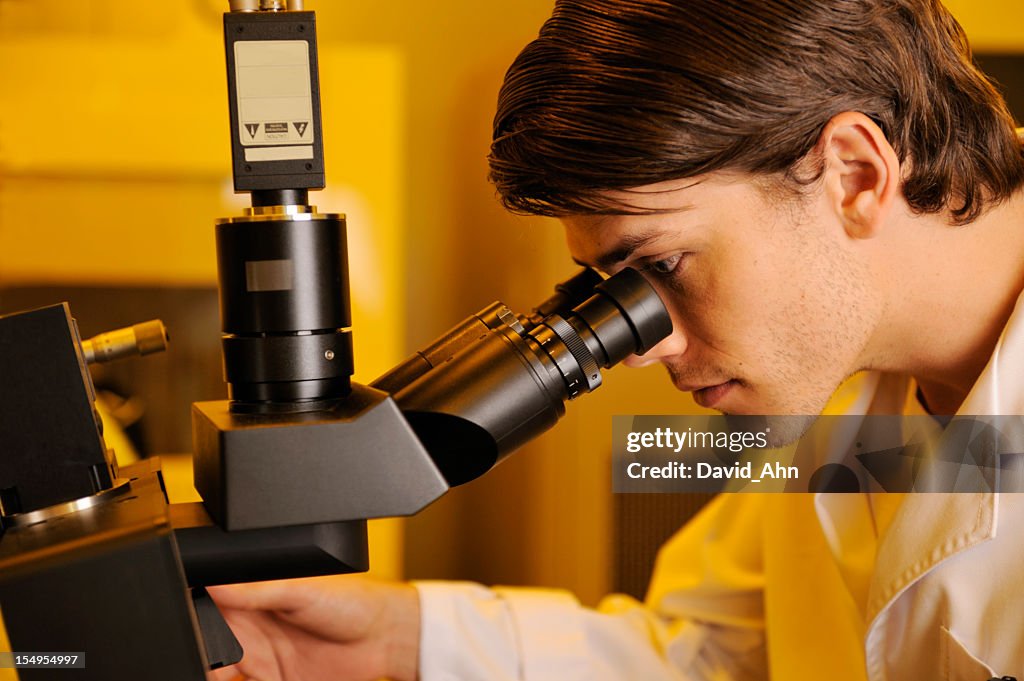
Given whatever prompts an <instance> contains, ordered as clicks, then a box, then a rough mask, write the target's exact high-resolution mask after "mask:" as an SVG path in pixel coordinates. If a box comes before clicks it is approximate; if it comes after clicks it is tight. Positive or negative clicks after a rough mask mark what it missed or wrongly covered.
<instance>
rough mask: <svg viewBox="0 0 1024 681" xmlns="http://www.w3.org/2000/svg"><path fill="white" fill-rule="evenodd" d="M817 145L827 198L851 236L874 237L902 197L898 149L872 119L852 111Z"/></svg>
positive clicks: (827, 129)
mask: <svg viewBox="0 0 1024 681" xmlns="http://www.w3.org/2000/svg"><path fill="white" fill-rule="evenodd" d="M817 146H818V149H819V150H820V152H821V154H822V156H823V158H824V169H825V170H824V176H823V180H824V187H825V193H826V196H827V198H828V200H829V202H830V203H831V205H832V207H833V209H834V210H835V212H836V215H837V216H838V217H839V219H840V221H841V222H842V224H843V227H844V228H845V229H846V232H847V233H848V234H849V235H850V236H852V237H855V238H858V239H870V238H872V237H874V236H875V235H877V234H878V232H879V230H880V229H881V228H882V225H883V224H884V222H885V219H886V217H887V216H888V214H889V211H890V210H892V206H893V204H894V203H895V201H896V197H897V196H898V193H899V187H900V162H899V159H898V158H897V157H896V152H895V151H894V150H893V148H892V145H891V144H889V141H888V140H887V139H886V138H885V134H884V133H883V132H882V130H881V128H879V127H878V125H876V124H875V122H874V121H872V120H871V119H870V118H868V117H867V116H865V115H864V114H862V113H858V112H855V111H846V112H843V113H841V114H837V115H836V116H834V117H833V118H832V120H830V121H829V122H828V124H827V125H826V126H825V129H824V130H823V131H822V133H821V137H819V138H818V145H817Z"/></svg>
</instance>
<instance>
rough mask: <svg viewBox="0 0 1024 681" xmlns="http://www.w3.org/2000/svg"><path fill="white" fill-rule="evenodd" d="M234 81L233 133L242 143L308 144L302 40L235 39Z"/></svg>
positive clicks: (309, 110) (309, 104)
mask: <svg viewBox="0 0 1024 681" xmlns="http://www.w3.org/2000/svg"><path fill="white" fill-rule="evenodd" d="M235 84H236V87H237V90H238V93H237V94H238V135H239V137H240V138H241V141H242V145H243V146H246V147H255V146H268V145H307V144H309V145H311V144H313V129H312V122H313V94H312V86H311V84H310V74H309V43H308V42H307V41H305V40H240V41H238V42H236V43H235ZM285 158H309V156H287V157H285ZM253 160H256V159H253ZM276 160H282V159H276Z"/></svg>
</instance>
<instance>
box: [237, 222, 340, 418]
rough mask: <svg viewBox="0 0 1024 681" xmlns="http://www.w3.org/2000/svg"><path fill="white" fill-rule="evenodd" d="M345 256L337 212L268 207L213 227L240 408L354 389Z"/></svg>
mask: <svg viewBox="0 0 1024 681" xmlns="http://www.w3.org/2000/svg"><path fill="white" fill-rule="evenodd" d="M345 253H346V249H345V220H344V218H343V217H342V216H340V215H319V214H315V213H303V212H297V213H292V214H285V213H280V212H273V211H271V212H268V213H265V214H255V215H249V216H245V217H241V218H231V219H229V220H224V221H221V222H220V224H218V225H217V263H218V272H219V277H220V312H221V330H222V331H223V347H224V372H225V379H226V380H227V382H228V385H229V390H230V394H231V399H232V400H233V402H234V404H233V408H234V409H236V410H238V411H259V410H261V409H260V405H263V406H268V405H277V406H276V407H272V410H273V409H274V408H281V409H285V410H291V409H292V408H301V406H302V404H303V403H308V404H307V405H306V406H315V404H316V403H317V402H321V401H325V400H331V399H336V398H340V397H344V396H345V395H347V394H348V392H349V389H350V382H349V379H350V377H351V375H352V343H351V338H350V336H349V330H348V327H349V326H351V313H350V309H349V284H348V262H347V258H346V256H345ZM289 403H297V404H289Z"/></svg>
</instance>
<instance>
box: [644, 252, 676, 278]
mask: <svg viewBox="0 0 1024 681" xmlns="http://www.w3.org/2000/svg"><path fill="white" fill-rule="evenodd" d="M682 259H683V255H682V253H677V254H676V255H672V256H669V257H667V258H662V259H661V260H653V261H651V262H649V263H647V267H646V268H645V269H647V270H648V271H649V272H653V273H654V274H657V275H659V276H666V275H669V274H672V273H673V272H675V270H676V268H677V267H678V266H679V261H680V260H682Z"/></svg>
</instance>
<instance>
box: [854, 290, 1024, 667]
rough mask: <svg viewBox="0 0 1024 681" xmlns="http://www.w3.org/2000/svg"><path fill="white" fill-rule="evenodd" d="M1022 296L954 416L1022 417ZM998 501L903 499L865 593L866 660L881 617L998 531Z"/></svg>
mask: <svg viewBox="0 0 1024 681" xmlns="http://www.w3.org/2000/svg"><path fill="white" fill-rule="evenodd" d="M1022 301H1024V296H1021V297H1020V298H1018V299H1017V305H1016V307H1015V309H1014V311H1013V314H1011V315H1010V319H1009V321H1008V322H1007V324H1006V327H1005V328H1004V329H1003V333H1002V334H1001V335H1000V337H999V340H998V342H997V343H996V347H995V350H994V351H993V352H992V357H991V358H990V359H989V362H988V365H987V366H986V367H985V370H984V371H983V372H982V373H981V376H980V377H979V378H978V380H977V381H976V382H975V384H974V387H973V388H972V389H971V392H970V393H969V394H968V396H967V399H966V400H964V403H963V406H961V408H960V411H959V412H958V415H961V416H971V415H1018V414H1024V390H1021V388H1020V383H1019V377H1020V376H1021V375H1022V372H1024V302H1022ZM998 509H999V495H998V494H994V493H992V492H976V493H950V494H941V493H911V494H908V495H907V498H906V500H905V501H904V502H903V504H902V506H901V507H900V509H899V510H898V511H897V513H896V516H895V517H894V518H893V522H892V525H891V526H890V527H889V531H888V532H887V533H886V536H885V537H883V538H882V542H881V545H880V546H879V549H878V558H877V562H876V566H875V573H874V577H873V579H872V582H871V585H870V587H869V591H868V606H867V613H866V614H867V622H868V623H869V628H868V636H867V644H868V648H869V650H868V657H869V660H870V658H871V651H870V649H871V647H872V642H873V641H875V640H877V639H878V638H879V637H877V636H873V635H872V634H873V633H874V630H875V628H876V627H877V626H878V625H879V624H880V622H881V621H882V620H884V617H880V615H882V614H883V612H884V611H885V610H886V609H887V608H888V607H889V606H890V605H892V603H893V602H894V601H895V600H896V599H897V598H898V597H899V595H900V594H901V593H903V592H904V591H905V590H906V589H907V588H908V587H910V586H911V585H912V584H914V582H916V581H917V580H919V579H921V578H922V577H924V576H925V575H926V574H928V572H930V571H931V570H932V569H933V568H934V567H935V566H936V565H938V564H939V563H941V562H942V561H943V560H945V559H947V558H949V557H950V556H953V555H955V554H957V553H960V552H963V551H966V550H968V549H970V548H971V547H973V546H977V545H978V544H980V543H981V542H984V541H987V540H989V539H993V538H995V536H996V531H997V518H998Z"/></svg>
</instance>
